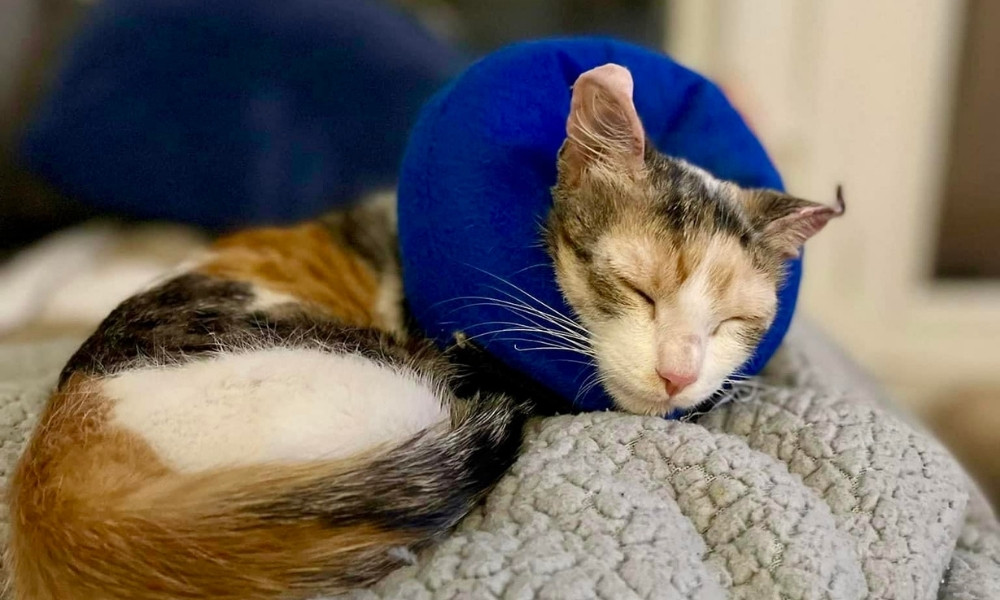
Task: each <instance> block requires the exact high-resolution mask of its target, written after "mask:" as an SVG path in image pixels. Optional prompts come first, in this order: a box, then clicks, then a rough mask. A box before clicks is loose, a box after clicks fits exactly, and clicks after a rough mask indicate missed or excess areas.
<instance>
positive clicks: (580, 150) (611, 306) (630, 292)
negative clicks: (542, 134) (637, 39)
mask: <svg viewBox="0 0 1000 600" xmlns="http://www.w3.org/2000/svg"><path fill="white" fill-rule="evenodd" d="M566 133H567V139H566V142H565V143H564V144H563V147H562V149H561V151H560V158H559V178H558V182H557V184H556V186H555V188H554V189H553V196H554V199H555V203H554V208H553V210H552V213H551V214H550V216H549V220H548V224H547V242H548V249H549V253H550V255H551V257H552V259H553V261H554V262H555V265H556V270H555V271H556V279H557V282H558V283H559V286H560V288H561V290H562V292H563V294H564V296H565V297H566V299H567V300H568V302H569V304H570V306H571V307H572V308H573V309H574V310H575V311H576V314H577V317H578V318H579V320H580V322H581V323H582V324H583V325H584V326H585V328H586V337H587V340H588V344H589V346H590V351H589V354H590V356H592V357H593V359H594V360H595V362H596V363H597V368H598V373H599V377H600V381H601V383H602V384H603V385H604V387H605V388H606V390H607V391H608V393H609V395H610V396H611V397H612V398H613V399H614V401H615V404H616V405H617V406H618V407H619V408H621V409H624V410H627V411H629V412H636V413H641V414H651V415H665V414H667V413H669V412H671V411H672V410H675V409H686V408H690V407H693V406H695V405H697V404H699V403H701V402H703V401H705V400H707V399H708V398H710V397H711V396H712V394H714V393H715V392H716V391H718V390H719V388H720V387H722V385H723V384H724V383H725V382H726V380H727V378H728V377H729V376H730V375H731V374H732V373H733V372H734V371H736V369H737V368H738V367H739V366H740V365H742V364H743V363H744V362H745V361H746V360H747V359H748V358H749V357H750V355H751V353H752V352H753V349H754V347H755V346H756V344H757V343H758V342H759V341H760V339H761V336H763V335H764V333H765V332H766V331H767V328H768V327H769V326H770V325H771V322H772V320H773V319H774V316H775V312H776V309H777V290H778V286H779V285H781V283H782V278H783V276H784V270H783V269H784V260H785V259H786V258H788V257H790V256H794V255H796V254H797V253H798V249H799V246H800V245H801V244H802V243H803V242H805V241H806V240H807V239H808V238H809V237H811V236H812V235H814V234H815V233H817V232H818V231H819V230H820V229H822V227H823V226H824V225H825V224H826V222H827V221H829V220H830V219H831V218H832V217H834V216H837V215H839V214H841V213H842V212H843V208H844V207H843V200H842V198H841V197H840V195H839V193H838V204H837V206H836V207H833V208H831V207H827V206H824V205H821V204H816V203H814V202H809V201H806V200H801V199H798V198H794V197H792V196H788V195H785V194H781V193H778V192H774V191H771V190H745V189H742V188H740V187H739V186H737V185H735V184H733V183H729V182H725V181H721V180H718V179H716V178H714V177H712V176H711V175H710V174H709V173H707V172H705V171H703V170H702V169H699V168H697V167H694V166H692V165H690V164H688V163H686V162H684V161H682V160H678V159H673V158H670V157H667V156H664V155H663V154H660V153H659V152H657V151H656V149H655V148H653V146H652V144H651V143H650V142H649V141H648V140H646V136H645V132H644V131H643V129H642V123H641V121H640V119H639V116H638V114H637V113H636V110H635V106H634V105H633V104H632V78H631V76H630V74H629V72H628V71H627V70H626V69H625V68H623V67H620V66H618V65H605V66H602V67H597V68H596V69H593V70H591V71H587V72H586V73H584V74H583V75H581V76H580V78H579V79H578V80H577V82H576V85H575V86H574V88H573V98H572V101H571V108H570V114H569V117H568V119H567V124H566Z"/></svg>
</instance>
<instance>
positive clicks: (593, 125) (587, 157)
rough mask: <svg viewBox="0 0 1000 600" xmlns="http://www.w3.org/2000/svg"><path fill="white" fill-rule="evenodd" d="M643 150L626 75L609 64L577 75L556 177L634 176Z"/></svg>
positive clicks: (641, 137) (642, 136)
mask: <svg viewBox="0 0 1000 600" xmlns="http://www.w3.org/2000/svg"><path fill="white" fill-rule="evenodd" d="M645 145H646V134H645V131H644V130H643V128H642V122H641V121H640V120H639V115H638V113H636V110H635V105H634V104H633V103H632V74H631V73H629V71H628V69H626V68H625V67H622V66H620V65H616V64H612V63H609V64H606V65H604V66H600V67H597V68H594V69H591V70H589V71H587V72H585V73H583V74H582V75H580V77H578V78H577V80H576V83H574V84H573V98H572V100H571V101H570V109H569V117H568V118H567V119H566V141H565V143H564V144H563V147H562V150H561V151H560V160H559V170H560V175H561V176H563V177H565V178H566V179H567V181H568V182H573V181H578V180H579V178H580V177H581V176H582V175H583V174H584V173H585V172H586V171H587V170H588V169H592V168H600V169H611V170H612V172H618V173H637V172H638V171H640V170H641V169H642V167H643V154H644V153H645Z"/></svg>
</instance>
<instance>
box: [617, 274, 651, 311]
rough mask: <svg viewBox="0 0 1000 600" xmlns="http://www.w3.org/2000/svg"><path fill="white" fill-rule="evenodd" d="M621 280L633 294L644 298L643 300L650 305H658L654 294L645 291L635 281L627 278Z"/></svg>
mask: <svg viewBox="0 0 1000 600" xmlns="http://www.w3.org/2000/svg"><path fill="white" fill-rule="evenodd" d="M621 282H622V285H624V286H625V287H627V288H628V289H629V291H631V292H632V293H633V294H635V295H636V296H638V297H639V298H640V299H642V301H643V302H645V303H646V304H648V305H650V306H656V300H653V297H652V296H650V295H649V294H647V293H646V292H644V291H642V290H641V289H639V287H638V286H637V285H635V284H634V283H632V282H631V281H629V280H627V279H622V280H621Z"/></svg>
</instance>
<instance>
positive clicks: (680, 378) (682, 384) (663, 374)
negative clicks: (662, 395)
mask: <svg viewBox="0 0 1000 600" xmlns="http://www.w3.org/2000/svg"><path fill="white" fill-rule="evenodd" d="M656 374H657V375H659V376H660V379H662V380H663V386H664V387H665V388H666V390H667V394H669V395H670V396H676V395H677V394H679V393H681V392H682V391H684V388H686V387H687V386H689V385H691V384H692V383H694V382H695V381H697V380H698V373H696V372H694V371H664V370H661V369H656Z"/></svg>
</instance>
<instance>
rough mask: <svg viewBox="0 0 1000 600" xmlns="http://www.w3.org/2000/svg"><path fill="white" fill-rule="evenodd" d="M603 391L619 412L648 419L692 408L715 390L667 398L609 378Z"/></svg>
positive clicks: (663, 394)
mask: <svg viewBox="0 0 1000 600" xmlns="http://www.w3.org/2000/svg"><path fill="white" fill-rule="evenodd" d="M720 385H721V383H720ZM699 387H701V386H699ZM604 389H605V390H606V391H607V392H608V394H609V395H610V396H611V398H612V400H614V403H615V406H617V407H618V409H619V410H621V411H624V412H628V413H632V414H637V415H645V416H650V417H663V416H666V415H668V414H670V413H671V412H672V411H675V410H686V409H689V408H693V407H695V406H698V405H699V404H701V403H702V402H704V401H705V400H707V399H708V398H710V397H711V396H712V394H713V393H715V389H712V390H711V391H709V392H706V393H695V394H688V393H685V394H681V395H680V396H678V397H673V398H668V397H667V396H666V394H665V393H663V392H654V391H650V390H645V389H642V388H639V387H638V386H634V385H629V384H626V383H623V382H618V381H615V380H614V378H611V377H608V378H606V380H605V383H604ZM716 389H717V388H716Z"/></svg>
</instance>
